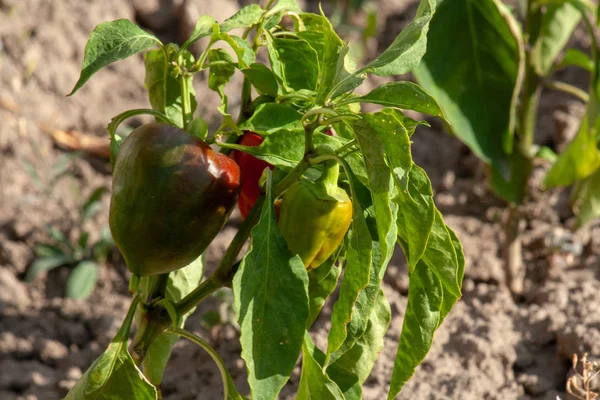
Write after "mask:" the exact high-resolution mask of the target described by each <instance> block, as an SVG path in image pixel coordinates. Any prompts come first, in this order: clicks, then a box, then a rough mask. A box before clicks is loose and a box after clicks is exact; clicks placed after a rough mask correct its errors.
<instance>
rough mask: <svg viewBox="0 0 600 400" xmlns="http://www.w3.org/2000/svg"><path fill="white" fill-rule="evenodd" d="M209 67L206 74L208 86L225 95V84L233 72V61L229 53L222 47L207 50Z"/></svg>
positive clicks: (222, 95)
mask: <svg viewBox="0 0 600 400" xmlns="http://www.w3.org/2000/svg"><path fill="white" fill-rule="evenodd" d="M208 59H209V60H210V62H211V64H213V65H211V67H210V70H209V71H210V72H209V75H208V87H209V88H211V89H212V90H214V91H215V92H217V93H219V95H220V96H221V97H224V96H225V93H224V89H225V85H226V84H227V83H228V82H229V81H230V80H231V77H232V76H233V73H234V72H235V61H234V60H233V58H232V57H231V56H230V55H229V53H228V52H227V51H225V50H223V49H212V50H210V51H209V52H208Z"/></svg>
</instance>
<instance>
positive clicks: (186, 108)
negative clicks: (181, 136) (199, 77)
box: [180, 73, 192, 130]
mask: <svg viewBox="0 0 600 400" xmlns="http://www.w3.org/2000/svg"><path fill="white" fill-rule="evenodd" d="M180 83H181V114H182V116H183V129H184V130H185V129H186V128H187V126H188V123H189V122H190V121H191V119H192V118H191V114H192V111H191V109H192V104H191V101H190V94H191V93H190V77H189V76H188V75H187V73H184V74H183V75H181V77H180Z"/></svg>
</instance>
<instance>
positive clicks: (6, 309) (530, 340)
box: [0, 0, 600, 400]
mask: <svg viewBox="0 0 600 400" xmlns="http://www.w3.org/2000/svg"><path fill="white" fill-rule="evenodd" d="M178 3H179V1H176V0H173V1H159V0H155V1H141V0H140V1H137V0H131V1H120V0H102V1H99V0H96V1H86V2H81V1H77V0H62V1H58V0H57V1H47V0H0V399H2V400H12V399H27V400H33V399H39V400H54V399H59V398H61V397H62V396H64V395H65V394H66V393H67V392H68V390H69V389H70V388H71V387H72V385H73V384H74V382H75V381H76V380H77V379H78V378H79V376H81V374H82V373H83V372H84V371H85V370H86V368H87V367H88V366H89V365H90V364H91V363H92V362H93V360H94V359H95V358H96V357H98V356H99V355H100V354H101V353H102V351H103V350H104V348H105V347H106V345H107V344H108V342H109V341H110V339H111V338H112V337H113V335H114V334H115V333H116V331H117V329H118V328H119V326H120V323H121V321H122V318H123V317H124V315H125V312H126V310H127V307H128V305H129V302H130V298H129V296H128V293H127V278H128V271H127V269H126V268H125V266H124V264H123V261H122V259H121V258H120V256H119V254H118V253H117V252H116V251H114V252H113V254H112V255H111V257H110V258H109V262H108V263H107V264H106V265H103V266H102V268H101V278H100V281H99V283H98V285H97V287H96V289H95V290H94V293H93V294H92V296H91V297H90V298H89V299H88V300H87V301H75V300H70V299H65V298H63V292H64V285H65V280H66V277H67V276H68V270H67V268H59V269H56V270H53V271H52V272H51V273H49V274H47V275H44V276H41V277H39V278H38V279H36V280H35V281H34V282H33V283H32V284H29V285H28V284H26V283H25V282H24V275H25V273H26V271H27V268H28V267H29V266H30V265H31V263H32V262H33V261H34V259H35V256H34V254H33V252H32V246H33V245H34V244H35V243H36V242H39V241H44V240H48V231H47V229H46V226H47V225H48V224H53V225H55V226H57V227H59V228H60V229H61V230H63V231H64V232H66V233H68V234H71V235H73V237H74V236H75V235H76V234H77V233H78V232H77V229H76V228H74V227H76V226H77V223H76V221H77V218H78V216H79V210H80V205H81V202H82V199H84V198H85V197H86V196H87V195H89V193H91V192H92V191H93V190H94V189H95V188H97V187H106V188H109V187H110V174H109V166H108V165H107V163H106V162H105V161H103V160H101V159H98V158H94V157H92V156H87V155H83V154H82V155H81V156H80V157H74V158H72V159H71V160H67V161H65V154H66V153H65V152H64V151H63V150H61V149H58V148H57V147H56V146H54V145H53V142H52V141H51V139H50V138H49V137H48V135H47V134H46V133H44V131H43V130H42V129H41V128H40V125H45V126H51V127H56V128H59V129H76V130H78V131H83V132H86V133H89V134H94V135H97V136H100V137H101V136H104V135H106V132H105V127H106V125H107V123H108V122H109V121H110V118H111V117H112V116H114V115H116V114H118V113H119V112H121V111H123V110H126V109H131V108H142V107H147V106H148V101H147V99H146V95H145V90H144V87H143V60H142V57H141V56H136V57H132V58H130V59H128V60H126V61H122V62H119V63H116V64H113V65H111V66H110V67H109V68H107V69H106V70H104V71H102V72H100V73H99V74H98V75H96V76H95V77H94V78H92V80H91V81H90V82H89V83H88V84H87V85H86V86H85V87H84V88H83V89H82V90H81V91H80V92H79V93H77V95H75V96H73V97H65V94H66V93H68V92H69V91H70V90H71V88H72V86H73V84H74V83H75V81H76V79H77V77H78V75H79V69H80V63H81V60H82V57H83V50H84V46H85V42H86V39H87V37H88V35H89V33H90V32H91V30H92V29H93V28H94V26H95V25H97V24H98V23H100V22H103V21H105V20H112V19H116V18H130V19H134V18H135V19H137V21H138V22H139V23H141V24H143V25H144V26H146V27H147V28H149V29H153V30H154V31H155V32H156V33H157V34H159V35H161V36H162V37H164V38H167V39H170V40H179V39H180V38H181V35H182V34H185V32H186V29H187V30H189V29H190V26H193V25H190V21H194V20H195V18H197V17H198V16H199V15H201V14H204V13H210V14H212V15H213V16H215V17H216V18H217V19H219V20H222V19H224V18H225V17H227V16H229V15H231V14H233V13H234V12H235V11H236V10H237V9H238V8H239V7H240V4H238V2H236V1H233V0H219V1H216V0H210V1H200V0H197V1H189V2H188V4H187V6H186V11H185V13H184V14H183V16H182V15H181V14H178V13H176V12H175V11H174V9H175V8H174V7H175V5H176V4H178ZM241 3H243V2H241ZM174 4H175V5H174ZM315 4H316V3H313V2H311V3H310V4H309V5H308V6H309V7H312V8H314V7H315ZM374 4H375V5H376V7H377V10H378V21H380V23H379V26H380V28H381V31H380V35H379V37H378V38H377V40H374V41H371V42H369V43H368V47H367V49H366V50H367V52H366V53H367V56H368V55H371V54H373V53H375V52H376V51H377V48H378V47H381V46H385V44H386V43H389V41H390V38H393V37H394V36H395V34H396V33H397V32H398V31H399V30H400V29H401V28H402V27H403V26H404V25H405V24H406V23H407V22H408V21H409V20H410V18H411V17H412V13H414V1H412V0H402V1H394V0H379V1H375V2H374ZM328 7H329V4H328V3H327V2H325V8H326V10H327V9H328ZM174 21H175V22H174ZM186 21H187V22H186ZM192 24H193V22H192ZM174 26H176V27H177V29H175V28H174ZM578 37H583V36H581V35H580V36H577V37H576V39H575V40H576V42H575V43H576V44H577V45H579V46H580V47H583V48H585V47H586V46H587V43H586V42H585V40H584V39H578ZM562 78H563V79H566V80H567V81H569V82H571V83H573V84H576V85H578V86H580V87H582V88H585V85H586V84H587V82H586V79H585V78H583V77H582V76H581V75H577V74H576V73H574V72H572V71H567V72H565V73H564V74H563V76H562ZM202 79H205V77H202V78H200V79H198V81H197V82H196V83H197V87H196V90H197V93H198V98H199V99H201V106H200V112H202V113H203V114H204V115H205V116H206V118H207V119H209V121H210V123H211V125H212V126H214V125H215V124H217V123H218V120H217V118H218V117H217V115H216V113H215V112H214V109H215V107H216V105H217V104H218V101H217V97H216V95H215V94H213V93H211V92H209V91H207V90H206V88H205V87H206V84H205V82H203V81H202ZM236 79H237V81H236V82H238V83H239V81H240V79H239V77H237V78H236ZM369 84H370V85H373V84H375V82H371V83H369ZM369 84H368V85H369ZM542 98H543V101H542V109H541V112H540V116H539V129H538V132H539V137H538V138H537V139H536V140H537V142H538V143H540V144H545V145H549V146H551V147H554V148H560V147H561V146H564V143H565V140H567V139H568V138H569V137H570V136H572V134H573V129H574V127H575V128H576V127H577V121H578V118H579V116H580V115H581V109H582V106H581V104H578V103H576V102H573V101H572V100H570V99H566V98H565V97H564V96H561V95H555V94H553V93H546V92H544V94H543V97H542ZM234 106H235V104H234ZM145 121H147V120H146V119H143V118H138V119H136V120H133V121H130V124H131V125H132V126H136V125H139V124H141V123H143V122H145ZM430 122H431V124H432V128H419V130H418V131H417V133H416V134H415V136H414V142H415V143H414V145H413V152H414V157H415V160H416V162H417V163H418V164H419V165H421V166H423V167H424V168H425V169H426V170H427V172H428V174H429V175H430V177H431V180H432V183H433V186H434V190H435V193H436V201H437V204H438V206H439V208H440V209H441V211H442V213H443V214H444V216H445V220H446V222H447V223H448V224H449V225H450V226H451V227H452V228H453V229H454V230H455V231H456V233H457V235H458V237H459V238H460V239H461V241H462V243H463V246H464V249H465V256H466V260H467V266H466V277H465V282H464V287H463V293H464V296H463V298H462V299H461V301H459V303H458V304H457V305H456V306H455V308H454V309H453V310H452V312H451V313H450V315H449V316H448V317H447V319H446V321H445V322H444V324H443V325H442V327H441V328H440V329H439V331H438V333H437V335H436V338H435V341H434V345H433V348H432V349H431V352H430V353H429V355H428V356H427V358H426V360H425V361H424V363H423V364H422V365H421V366H420V367H419V368H418V370H417V372H416V374H415V376H414V378H413V379H412V380H411V381H410V382H409V383H408V384H407V385H406V387H405V389H404V390H403V392H402V394H401V395H400V396H399V398H402V399H417V400H418V399H461V400H471V399H473V400H475V399H490V400H491V399H523V400H525V399H556V396H557V395H558V396H560V397H561V398H563V399H565V398H567V397H566V395H565V393H564V388H565V381H566V378H567V376H568V374H569V370H570V365H571V361H570V360H571V357H572V355H573V353H582V352H584V351H587V352H589V353H590V355H591V356H599V355H600V314H599V313H598V312H597V310H598V309H600V297H599V293H600V281H599V280H598V275H599V272H600V270H599V262H598V257H599V255H600V243H598V239H597V238H598V233H599V225H598V223H593V224H591V225H590V226H588V227H586V228H584V229H582V230H580V231H578V232H571V231H570V230H569V229H568V227H570V226H571V225H572V219H573V216H572V214H571V212H570V210H569V207H568V190H554V191H549V192H539V191H538V190H537V189H536V187H539V182H540V180H541V179H542V178H543V175H544V172H545V171H546V170H547V168H548V165H545V164H543V163H542V164H539V165H537V166H536V170H535V177H534V180H533V181H534V182H533V184H532V189H531V195H530V201H529V205H528V206H527V210H526V218H525V221H524V226H523V227H524V230H525V233H524V237H523V238H524V258H525V262H526V267H527V281H526V287H527V290H526V293H525V295H524V297H523V298H519V299H514V298H513V297H512V296H511V295H510V293H509V292H508V291H507V290H506V289H505V287H504V275H503V271H502V264H501V259H500V243H501V240H502V230H501V228H500V225H499V223H498V222H499V221H500V220H501V219H502V217H503V212H504V204H503V202H502V201H500V200H498V199H497V198H496V197H495V196H494V195H493V194H492V193H491V192H490V190H489V188H488V187H487V185H486V181H485V167H484V166H483V165H482V164H481V163H480V162H479V161H477V159H476V158H475V157H474V156H473V155H472V154H471V153H470V151H469V150H468V149H467V148H466V147H465V146H463V145H462V144H461V143H460V142H458V140H456V139H455V138H453V137H451V136H450V135H448V134H446V133H444V132H443V129H442V126H441V124H440V123H439V122H437V121H430ZM61 162H67V165H68V167H67V169H66V171H67V174H66V175H65V176H64V177H63V178H62V179H59V180H58V181H57V180H56V179H55V178H56V171H57V170H58V169H59V167H60V163H61ZM108 201H109V196H108V194H106V195H105V196H104V198H103V204H104V207H103V210H102V211H101V212H100V213H99V214H98V215H97V216H96V218H95V219H94V220H93V221H92V222H90V223H89V225H88V226H86V229H87V230H89V231H91V232H92V235H93V236H94V235H95V236H96V237H97V236H98V235H99V232H100V230H101V228H102V227H105V226H106V225H107V220H108V218H107V217H108ZM238 223H239V217H238V216H234V218H233V219H232V221H231V223H230V225H229V226H228V227H226V228H225V229H224V231H223V232H222V234H221V235H220V236H219V237H218V239H217V240H216V242H215V244H214V246H213V247H212V248H211V249H210V251H209V255H208V258H209V263H210V264H211V265H213V266H214V263H215V262H216V260H218V259H219V256H220V255H221V254H222V253H223V251H224V249H225V248H226V246H227V244H228V243H229V241H230V240H231V238H232V236H233V234H234V232H235V230H234V229H235V225H236V224H238ZM407 290H408V277H407V271H406V264H405V262H404V259H403V257H402V256H401V254H400V251H398V256H397V257H395V258H394V260H393V262H392V265H391V266H390V267H389V271H388V274H387V276H386V278H385V293H386V296H387V298H388V300H389V302H390V304H391V305H392V311H393V315H394V317H393V321H392V325H391V328H390V330H389V332H388V333H387V336H386V345H385V346H386V347H385V349H384V351H383V352H382V353H381V357H380V359H379V361H378V362H377V364H376V365H375V368H374V370H373V373H372V374H371V377H370V378H369V379H368V380H367V382H366V385H365V390H364V398H365V399H380V398H384V396H386V394H387V389H388V386H389V377H390V375H391V370H392V367H393V359H394V355H395V350H396V346H397V340H398V337H399V335H400V330H401V327H402V319H403V314H404V308H405V306H406V295H407ZM228 301H229V302H230V301H231V299H230V295H228V293H227V292H222V293H220V294H219V295H218V296H215V297H214V298H211V299H210V300H209V301H208V302H206V303H204V304H202V306H201V307H199V308H198V310H197V311H196V312H195V314H194V315H192V316H191V317H190V318H189V320H188V328H190V329H191V330H193V331H195V332H198V333H199V334H200V335H202V336H203V337H205V338H206V339H207V340H208V341H209V342H210V343H211V344H212V345H213V346H214V347H215V348H216V350H217V351H218V352H219V353H220V354H221V356H222V357H223V358H224V360H225V362H226V364H227V365H228V367H229V368H230V369H231V371H232V375H233V378H234V380H235V382H236V385H237V386H238V388H240V389H241V390H242V392H244V393H246V394H247V393H248V386H247V384H246V381H245V380H246V371H245V367H244V364H243V362H242V361H241V359H240V357H239V354H240V346H239V343H238V341H237V337H238V333H237V331H236V329H235V328H234V325H233V324H231V323H229V322H227V318H228V315H229V314H228V310H227V304H228ZM211 309H219V310H220V313H221V314H222V316H223V317H224V318H225V321H226V322H225V323H222V324H219V325H217V326H215V327H212V328H210V327H208V325H207V324H206V323H205V322H204V319H203V317H204V316H205V315H206V313H207V312H208V311H209V310H211ZM329 312H330V311H329V310H328V309H325V310H324V312H323V315H322V316H321V318H320V320H319V322H318V324H317V328H316V332H315V338H316V340H317V342H318V343H322V342H323V341H324V340H325V338H326V332H327V328H328V325H327V323H326V320H327V317H328V316H329ZM229 318H230V317H229ZM297 383H298V375H297V374H296V375H295V376H293V377H292V379H291V381H290V384H289V385H288V386H286V388H285V389H284V391H283V393H282V398H293V393H294V388H295V385H297ZM162 389H163V394H164V398H165V399H172V400H192V399H201V398H202V399H220V398H222V386H221V380H220V376H219V374H218V371H217V369H216V367H215V366H214V365H213V363H212V361H211V359H210V358H209V357H208V356H207V354H205V353H204V352H203V351H202V350H200V349H199V348H197V347H195V346H194V345H192V344H190V343H187V342H185V341H180V342H178V344H177V345H176V348H175V351H174V354H173V357H172V360H171V362H170V364H169V368H168V370H167V373H166V375H165V380H164V383H163V385H162Z"/></svg>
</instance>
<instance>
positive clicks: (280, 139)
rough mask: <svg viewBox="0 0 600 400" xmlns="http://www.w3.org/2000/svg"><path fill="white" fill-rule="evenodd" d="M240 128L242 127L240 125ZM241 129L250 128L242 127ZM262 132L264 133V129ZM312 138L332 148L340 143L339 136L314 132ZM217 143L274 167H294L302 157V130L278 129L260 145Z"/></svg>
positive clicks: (316, 142)
mask: <svg viewBox="0 0 600 400" xmlns="http://www.w3.org/2000/svg"><path fill="white" fill-rule="evenodd" d="M270 104H273V103H270ZM240 128H242V127H241V126H240ZM242 129H250V128H246V127H244V128H242ZM250 130H253V129H250ZM262 132H263V133H264V131H262ZM313 139H314V143H315V146H319V145H321V144H327V145H330V146H332V147H333V148H334V149H336V148H339V147H340V146H341V143H342V142H341V141H340V140H339V138H335V137H331V136H327V135H325V134H323V133H315V135H314V136H313ZM219 145H220V146H221V147H226V148H230V149H237V150H241V151H244V152H246V153H248V154H252V155H253V156H254V157H256V158H258V159H261V160H264V161H266V162H268V163H269V164H272V165H274V166H275V167H278V168H281V169H284V170H286V169H290V168H293V167H295V166H296V164H298V162H299V161H300V160H302V157H304V130H303V129H302V130H298V129H294V130H288V129H279V130H277V131H275V132H273V133H271V134H269V135H268V136H267V137H265V140H264V142H263V143H262V144H261V145H260V146H252V147H249V146H240V145H239V144H233V143H220V144H219Z"/></svg>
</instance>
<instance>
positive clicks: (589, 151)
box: [543, 116, 600, 188]
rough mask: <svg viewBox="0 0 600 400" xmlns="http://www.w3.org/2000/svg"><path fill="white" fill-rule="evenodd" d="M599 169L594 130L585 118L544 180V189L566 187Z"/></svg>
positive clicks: (598, 155)
mask: <svg viewBox="0 0 600 400" xmlns="http://www.w3.org/2000/svg"><path fill="white" fill-rule="evenodd" d="M598 167H600V153H599V152H598V148H597V147H596V130H595V129H594V127H590V126H589V122H588V118H587V116H586V117H585V118H584V119H583V120H582V121H581V126H580V128H579V132H578V133H577V136H575V138H574V139H573V141H572V142H571V143H569V146H568V147H567V149H566V150H565V151H564V152H562V153H561V154H560V155H559V156H558V160H556V162H555V163H554V165H552V168H550V170H549V171H548V173H547V174H546V177H545V178H544V183H543V185H544V187H546V188H552V187H557V186H567V185H570V184H572V183H574V182H575V181H577V180H580V179H584V178H587V177H588V176H590V175H591V174H592V173H594V172H595V171H596V170H597V169H598Z"/></svg>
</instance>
